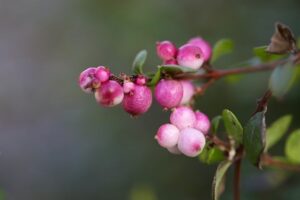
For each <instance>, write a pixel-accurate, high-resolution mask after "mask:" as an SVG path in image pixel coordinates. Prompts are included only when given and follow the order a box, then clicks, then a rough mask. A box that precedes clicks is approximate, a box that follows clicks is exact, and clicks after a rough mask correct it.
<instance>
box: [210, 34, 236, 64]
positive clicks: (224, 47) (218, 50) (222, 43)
mask: <svg viewBox="0 0 300 200" xmlns="http://www.w3.org/2000/svg"><path fill="white" fill-rule="evenodd" d="M233 46H234V45H233V41H232V40H230V39H221V40H219V41H218V42H217V43H216V44H215V45H214V48H213V54H212V59H211V61H212V62H215V61H216V60H217V59H218V58H220V57H221V56H223V55H226V54H229V53H231V52H232V51H233Z"/></svg>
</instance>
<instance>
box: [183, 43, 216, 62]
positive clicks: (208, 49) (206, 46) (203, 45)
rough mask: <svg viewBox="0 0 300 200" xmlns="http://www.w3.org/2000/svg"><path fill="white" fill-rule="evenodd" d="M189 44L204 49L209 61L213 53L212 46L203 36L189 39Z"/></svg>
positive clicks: (206, 59)
mask: <svg viewBox="0 0 300 200" xmlns="http://www.w3.org/2000/svg"><path fill="white" fill-rule="evenodd" d="M188 43H189V44H192V45H195V46H197V47H199V48H200V49H201V50H202V53H203V57H204V60H205V61H208V60H209V59H210V58H211V55H212V48H211V46H210V44H209V43H208V42H207V41H206V40H204V39H203V38H201V37H195V38H192V39H190V40H189V41H188Z"/></svg>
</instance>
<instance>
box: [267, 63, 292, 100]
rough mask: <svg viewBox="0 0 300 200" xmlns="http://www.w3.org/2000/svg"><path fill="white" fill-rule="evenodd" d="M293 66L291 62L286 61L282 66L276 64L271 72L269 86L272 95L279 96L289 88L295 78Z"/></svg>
mask: <svg viewBox="0 0 300 200" xmlns="http://www.w3.org/2000/svg"><path fill="white" fill-rule="evenodd" d="M295 75H296V73H295V67H294V66H293V65H292V63H287V64H285V65H284V66H278V67H276V69H275V70H274V71H273V72H272V74H271V77H270V81H269V87H270V89H271V91H272V93H273V95H274V96H275V97H277V98H281V97H282V96H283V95H284V94H286V93H287V91H288V90H289V89H290V88H291V86H292V84H293V83H294V80H295V78H296V76H295Z"/></svg>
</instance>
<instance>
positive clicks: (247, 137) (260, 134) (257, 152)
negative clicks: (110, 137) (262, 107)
mask: <svg viewBox="0 0 300 200" xmlns="http://www.w3.org/2000/svg"><path fill="white" fill-rule="evenodd" d="M265 143H266V123H265V111H261V112H257V113H256V114H255V115H253V116H252V117H251V118H250V120H249V121H248V123H247V124H246V126H245V128H244V136H243V144H244V147H245V151H246V157H247V158H248V159H249V160H250V162H251V163H252V164H254V165H255V166H258V167H259V168H260V167H261V166H260V157H261V154H262V153H263V152H264V149H265Z"/></svg>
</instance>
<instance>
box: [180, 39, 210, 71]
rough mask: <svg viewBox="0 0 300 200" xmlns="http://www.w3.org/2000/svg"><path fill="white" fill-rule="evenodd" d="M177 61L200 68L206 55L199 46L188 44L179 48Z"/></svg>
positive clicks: (182, 64)
mask: <svg viewBox="0 0 300 200" xmlns="http://www.w3.org/2000/svg"><path fill="white" fill-rule="evenodd" d="M177 62H178V64H179V65H181V66H184V67H189V68H192V69H199V68H200V67H201V66H202V64H203V63H204V56H203V53H202V51H201V49H200V48H199V47H197V46H195V45H191V44H186V45H183V46H182V47H180V48H179V51H178V55H177Z"/></svg>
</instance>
